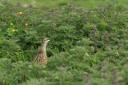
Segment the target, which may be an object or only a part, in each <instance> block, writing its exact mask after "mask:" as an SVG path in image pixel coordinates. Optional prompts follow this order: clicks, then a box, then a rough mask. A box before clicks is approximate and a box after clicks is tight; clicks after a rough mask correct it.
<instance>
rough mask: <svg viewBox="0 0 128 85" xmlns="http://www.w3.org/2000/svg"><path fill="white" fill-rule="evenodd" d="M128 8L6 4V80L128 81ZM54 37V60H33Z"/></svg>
mask: <svg viewBox="0 0 128 85" xmlns="http://www.w3.org/2000/svg"><path fill="white" fill-rule="evenodd" d="M127 10H128V9H127V8H126V7H123V6H122V5H119V4H113V3H108V4H106V5H105V6H103V7H97V8H95V9H86V8H80V7H77V6H73V5H62V6H61V5H60V6H59V7H57V8H53V9H51V8H50V9H48V8H47V9H46V8H34V7H27V8H24V7H22V6H14V5H11V4H9V3H2V4H1V5H0V85H78V84H79V85H101V84H102V85H127V84H128V69H127V68H128V62H127V61H128V45H127V42H128V35H127V34H128V11H127ZM45 37H48V38H50V43H49V45H48V49H47V52H48V56H49V58H48V65H38V64H34V63H32V60H33V59H34V57H35V56H36V53H37V48H38V46H40V44H41V41H42V39H43V38H45Z"/></svg>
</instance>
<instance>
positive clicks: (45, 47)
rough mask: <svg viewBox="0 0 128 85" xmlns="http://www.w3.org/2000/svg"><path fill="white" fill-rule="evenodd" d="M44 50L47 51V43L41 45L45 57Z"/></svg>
mask: <svg viewBox="0 0 128 85" xmlns="http://www.w3.org/2000/svg"><path fill="white" fill-rule="evenodd" d="M46 49H47V43H43V44H42V50H43V53H44V55H45V56H47V53H46Z"/></svg>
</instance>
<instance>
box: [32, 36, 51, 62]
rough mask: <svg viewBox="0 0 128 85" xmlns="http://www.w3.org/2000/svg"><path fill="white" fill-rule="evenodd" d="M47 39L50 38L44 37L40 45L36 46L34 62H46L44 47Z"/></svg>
mask: <svg viewBox="0 0 128 85" xmlns="http://www.w3.org/2000/svg"><path fill="white" fill-rule="evenodd" d="M49 41H50V40H49V39H48V38H44V40H43V42H42V44H41V46H39V48H38V53H37V56H36V57H35V60H34V62H37V63H38V64H47V62H48V58H47V52H46V48H47V45H48V42H49Z"/></svg>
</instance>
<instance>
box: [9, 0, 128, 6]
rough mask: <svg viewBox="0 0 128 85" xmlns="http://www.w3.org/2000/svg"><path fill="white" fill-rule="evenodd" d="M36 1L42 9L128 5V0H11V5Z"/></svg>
mask: <svg viewBox="0 0 128 85" xmlns="http://www.w3.org/2000/svg"><path fill="white" fill-rule="evenodd" d="M33 1H36V3H35V4H36V5H37V6H41V7H55V6H58V5H65V4H69V3H71V4H75V5H78V6H82V7H87V8H95V7H97V6H103V5H106V4H107V3H108V2H118V3H119V4H123V5H127V4H128V1H127V0H20V1H17V0H10V2H11V3H17V2H20V3H33Z"/></svg>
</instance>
